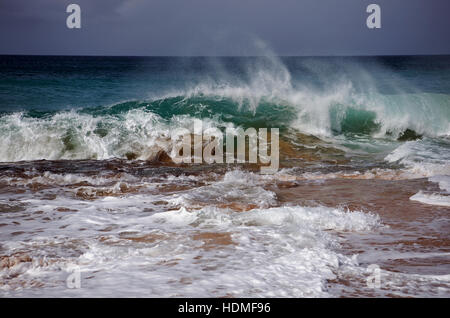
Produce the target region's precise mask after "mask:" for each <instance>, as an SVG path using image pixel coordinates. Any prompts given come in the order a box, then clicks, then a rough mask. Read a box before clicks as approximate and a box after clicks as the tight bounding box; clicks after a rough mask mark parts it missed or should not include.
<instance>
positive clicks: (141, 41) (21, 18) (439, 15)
mask: <svg viewBox="0 0 450 318" xmlns="http://www.w3.org/2000/svg"><path fill="white" fill-rule="evenodd" d="M70 3H77V4H79V5H80V6H81V9H82V28H81V29H79V30H74V29H73V30H69V29H67V28H66V24H65V21H66V18H67V15H68V14H67V13H66V12H65V9H66V7H67V5H68V4H70ZM370 3H377V4H379V5H380V6H381V9H382V28H381V29H379V30H369V29H368V28H367V27H366V25H365V21H366V18H367V13H366V12H365V11H366V7H367V5H368V4H370ZM449 15H450V1H448V0H432V1H428V0H371V1H368V0H339V1H338V0H281V1H280V0H227V1H224V0H222V1H218V0H150V1H148V0H71V1H65V0H35V1H29V0H0V53H2V54H8V53H9V54H74V55H77V54H87V55H91V54H96V55H255V54H256V55H259V54H264V53H265V52H263V51H262V50H261V48H260V45H257V44H256V43H258V41H257V39H260V40H262V41H263V42H265V43H266V44H267V46H268V47H271V48H272V49H273V50H274V51H275V53H277V54H281V55H348V54H350V55H360V54H450V41H449V38H450V31H449V30H450V18H449Z"/></svg>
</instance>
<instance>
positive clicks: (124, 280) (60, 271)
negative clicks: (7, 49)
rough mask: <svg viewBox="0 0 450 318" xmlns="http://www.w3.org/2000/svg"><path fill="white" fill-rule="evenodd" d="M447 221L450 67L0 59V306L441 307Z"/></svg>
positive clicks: (377, 61)
mask: <svg viewBox="0 0 450 318" xmlns="http://www.w3.org/2000/svg"><path fill="white" fill-rule="evenodd" d="M195 120H201V121H202V123H203V129H205V130H206V129H208V128H218V129H220V130H225V129H239V128H243V129H247V128H255V129H260V128H268V129H270V128H278V129H279V158H280V162H279V169H278V170H277V171H276V173H274V174H261V173H260V170H259V166H260V165H259V164H249V163H246V164H238V163H234V164H233V163H223V164H221V163H213V164H207V163H205V162H204V163H183V164H176V163H174V162H173V161H172V160H171V148H170V147H171V146H170V145H171V144H170V142H169V141H170V134H171V132H173V131H174V130H176V129H179V128H189V127H191V126H192V125H193V122H194V121H195ZM449 213H450V56H395V57H394V56H392V57H276V56H261V57H214V58H213V57H70V56H0V296H2V297H11V296H14V297H30V296H31V297H42V296H56V297H101V296H106V297H109V296H115V297H128V296H131V297H136V296H137V297H141V296H145V297H349V296H356V297H380V296H381V297H398V296H400V297H403V296H412V297H423V296H424V297H449V296H450V214H449ZM374 275H375V276H374ZM374 277H375V278H374ZM371 279H373V280H372V281H371ZM74 282H75V283H76V284H73V283H74ZM374 282H375V283H374Z"/></svg>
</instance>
